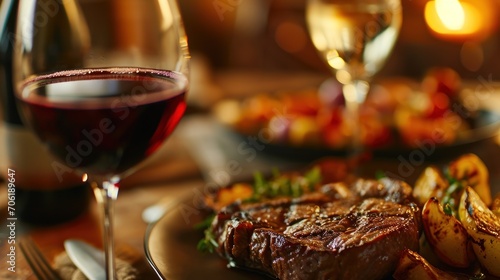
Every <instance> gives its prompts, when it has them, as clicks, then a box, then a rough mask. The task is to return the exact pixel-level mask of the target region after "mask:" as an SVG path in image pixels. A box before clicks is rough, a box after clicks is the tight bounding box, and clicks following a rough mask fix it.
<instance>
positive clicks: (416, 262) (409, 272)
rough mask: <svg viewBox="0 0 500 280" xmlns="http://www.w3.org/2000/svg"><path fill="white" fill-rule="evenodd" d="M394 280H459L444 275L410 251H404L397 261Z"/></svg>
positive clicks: (455, 277)
mask: <svg viewBox="0 0 500 280" xmlns="http://www.w3.org/2000/svg"><path fill="white" fill-rule="evenodd" d="M392 276H393V277H394V279H396V280H400V279H401V280H403V279H404V280H448V279H449V280H451V279H459V278H458V277H457V276H455V275H451V274H449V273H446V272H444V271H442V270H440V269H438V268H436V267H434V266H433V265H431V264H430V263H428V262H427V261H426V260H425V259H424V258H423V257H422V256H420V255H419V254H418V253H416V252H414V251H412V250H409V249H407V250H405V251H404V252H403V253H402V255H401V258H400V259H399V263H398V266H397V268H396V271H395V272H394V274H393V275H392Z"/></svg>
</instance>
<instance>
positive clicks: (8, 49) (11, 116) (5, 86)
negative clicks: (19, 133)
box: [0, 0, 22, 125]
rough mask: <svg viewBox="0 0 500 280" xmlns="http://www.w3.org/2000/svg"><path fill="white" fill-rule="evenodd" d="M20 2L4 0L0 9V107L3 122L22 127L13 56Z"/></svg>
mask: <svg viewBox="0 0 500 280" xmlns="http://www.w3.org/2000/svg"><path fill="white" fill-rule="evenodd" d="M18 3H19V1H15V0H4V1H3V2H2V5H1V8H0V26H2V29H1V30H0V106H1V107H2V109H1V111H2V113H3V121H4V122H6V123H10V124H15V125H22V121H21V117H20V116H19V112H18V110H17V107H16V102H15V94H14V83H13V68H12V54H13V51H14V43H15V41H14V38H15V37H14V34H15V31H16V17H17V10H18Z"/></svg>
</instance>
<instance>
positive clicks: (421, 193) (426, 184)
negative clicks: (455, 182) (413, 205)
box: [413, 166, 448, 206]
mask: <svg viewBox="0 0 500 280" xmlns="http://www.w3.org/2000/svg"><path fill="white" fill-rule="evenodd" d="M447 188H448V182H447V181H446V179H445V178H444V176H443V174H442V173H441V172H440V171H439V169H438V168H437V167H435V166H429V167H427V168H425V170H424V172H422V174H421V175H420V176H419V177H418V179H417V181H416V182H415V186H414V188H413V196H414V197H415V198H416V200H417V203H418V205H419V206H423V205H424V204H425V203H426V202H427V201H428V200H429V199H430V198H431V197H436V198H437V199H439V200H441V199H442V198H443V196H444V194H445V192H446V189H447Z"/></svg>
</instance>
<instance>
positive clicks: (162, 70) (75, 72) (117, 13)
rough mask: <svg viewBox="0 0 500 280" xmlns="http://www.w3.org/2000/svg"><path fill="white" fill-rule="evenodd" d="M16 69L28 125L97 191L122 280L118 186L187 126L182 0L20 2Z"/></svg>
mask: <svg viewBox="0 0 500 280" xmlns="http://www.w3.org/2000/svg"><path fill="white" fill-rule="evenodd" d="M13 37H14V38H15V39H16V51H15V53H14V69H15V78H14V80H15V84H16V86H17V88H16V98H17V101H16V102H17V105H18V107H19V108H20V111H21V112H22V116H23V120H24V122H25V123H26V124H27V125H28V126H29V127H30V128H31V129H32V130H33V131H34V132H35V134H36V135H37V136H38V138H39V139H40V140H41V141H42V142H43V143H44V144H45V146H46V147H47V148H48V149H49V151H50V152H51V153H52V154H53V155H55V157H56V158H57V159H58V161H57V162H53V163H52V169H53V170H54V172H55V173H56V174H58V175H60V174H63V173H64V172H69V171H70V170H72V169H74V170H76V171H77V172H80V173H81V174H82V177H83V179H84V180H88V181H89V182H90V185H91V186H92V187H93V190H94V194H95V196H96V199H97V201H98V204H99V205H100V207H102V214H103V215H102V216H103V245H104V248H105V259H106V273H107V278H108V279H115V278H116V273H115V266H114V263H115V262H114V254H113V222H112V221H113V202H114V200H115V199H116V198H117V195H118V188H119V182H120V179H121V178H123V177H124V176H126V175H128V174H130V173H131V172H133V171H134V170H135V168H137V165H138V164H139V163H140V162H142V161H143V160H145V159H146V158H147V157H149V156H150V155H151V154H152V153H153V152H154V151H155V150H157V149H158V148H159V147H160V145H161V144H162V143H163V142H164V140H165V139H166V138H167V137H168V136H169V135H170V134H171V133H172V131H173V130H174V128H175V126H176V125H177V123H178V122H179V121H180V119H181V117H182V115H183V113H184V111H185V108H186V101H185V94H186V92H187V90H188V77H187V75H188V69H189V68H188V61H189V52H188V45H187V38H186V36H185V33H184V29H183V25H182V21H181V17H180V14H179V11H178V7H177V3H176V1H175V0H92V1H79V0H65V1H39V0H21V1H20V6H19V14H18V21H17V31H16V36H13Z"/></svg>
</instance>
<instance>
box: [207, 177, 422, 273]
mask: <svg viewBox="0 0 500 280" xmlns="http://www.w3.org/2000/svg"><path fill="white" fill-rule="evenodd" d="M410 202H411V188H410V187H409V186H408V185H406V184H405V183H402V182H397V181H393V180H388V179H384V180H381V181H373V180H362V179H360V180H357V181H355V182H354V183H353V184H352V185H350V186H347V185H346V184H343V183H336V184H329V185H326V186H324V187H322V188H321V190H319V191H318V192H315V193H311V194H307V195H304V196H302V197H300V198H297V199H292V198H278V199H272V200H267V201H263V202H259V203H248V204H241V203H237V204H233V205H230V206H228V207H226V208H224V209H222V210H221V211H220V212H219V213H218V215H217V217H216V219H215V220H214V223H213V224H212V230H213V232H214V234H215V236H216V237H217V240H218V243H219V247H218V253H219V254H220V255H222V256H223V257H225V258H226V259H228V260H229V261H230V264H232V265H234V266H238V267H244V268H250V269H256V270H259V271H261V272H264V273H267V274H269V275H272V276H275V277H277V278H280V279H381V278H384V277H386V276H388V275H390V273H391V272H392V271H393V270H394V269H395V267H396V265H397V262H398V260H399V256H400V253H401V252H402V251H403V250H404V249H407V248H409V249H412V250H417V249H418V239H419V222H418V209H416V207H414V206H413V204H412V203H410Z"/></svg>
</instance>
